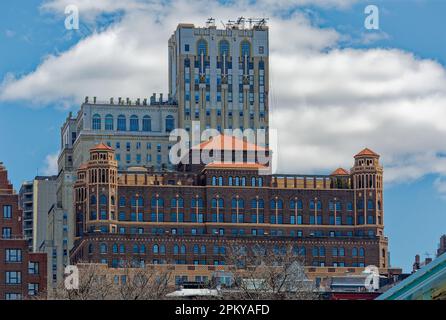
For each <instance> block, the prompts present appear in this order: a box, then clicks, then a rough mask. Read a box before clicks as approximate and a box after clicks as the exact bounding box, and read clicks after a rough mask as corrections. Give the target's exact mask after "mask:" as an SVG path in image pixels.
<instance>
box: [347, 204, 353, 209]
mask: <svg viewBox="0 0 446 320" xmlns="http://www.w3.org/2000/svg"><path fill="white" fill-rule="evenodd" d="M347 211H353V203H351V202H347Z"/></svg>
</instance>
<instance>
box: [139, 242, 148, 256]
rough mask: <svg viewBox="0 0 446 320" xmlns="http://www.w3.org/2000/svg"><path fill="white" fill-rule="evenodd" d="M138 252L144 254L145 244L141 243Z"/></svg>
mask: <svg viewBox="0 0 446 320" xmlns="http://www.w3.org/2000/svg"><path fill="white" fill-rule="evenodd" d="M139 253H140V254H144V253H146V246H145V245H144V244H142V245H141V246H140V247H139Z"/></svg>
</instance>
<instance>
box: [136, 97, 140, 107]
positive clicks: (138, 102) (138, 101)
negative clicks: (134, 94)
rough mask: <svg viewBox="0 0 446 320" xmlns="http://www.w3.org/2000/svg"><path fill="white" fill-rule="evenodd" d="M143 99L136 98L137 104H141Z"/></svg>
mask: <svg viewBox="0 0 446 320" xmlns="http://www.w3.org/2000/svg"><path fill="white" fill-rule="evenodd" d="M140 101H141V99H139V98H138V99H136V105H137V106H139V104H140Z"/></svg>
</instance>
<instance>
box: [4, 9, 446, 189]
mask: <svg viewBox="0 0 446 320" xmlns="http://www.w3.org/2000/svg"><path fill="white" fill-rule="evenodd" d="M73 2H74V3H76V1H65V0H54V1H48V2H47V3H46V4H45V5H44V6H43V8H44V10H46V11H51V12H57V13H59V14H60V13H63V9H64V6H65V5H66V4H68V3H70V4H71V3H73ZM305 2H306V0H296V1H291V2H285V1H279V3H277V5H276V6H273V4H272V1H269V0H263V1H259V2H258V4H257V5H256V6H252V5H250V2H248V1H241V2H236V3H235V2H234V3H233V4H231V6H229V5H222V4H220V3H218V2H215V1H211V2H208V1H202V0H200V1H194V2H190V1H185V0H173V1H171V2H169V3H166V4H162V3H159V2H156V1H154V2H142V1H136V0H125V1H121V2H115V1H101V2H92V1H77V3H78V4H79V6H80V12H81V19H82V12H89V14H88V15H89V19H92V20H94V18H95V17H96V16H98V15H100V14H101V13H103V12H107V13H111V12H116V11H125V12H126V14H125V15H124V16H123V17H122V19H121V20H119V22H117V23H115V24H114V25H112V26H110V27H108V28H107V29H106V30H104V31H102V32H98V33H94V34H92V35H91V36H89V37H88V38H85V39H83V40H81V41H80V42H79V43H77V44H76V45H75V46H73V47H72V48H70V49H69V50H67V51H66V52H64V53H62V54H60V55H57V56H56V55H51V56H49V57H47V58H46V59H45V60H44V62H43V63H42V64H41V65H40V66H39V67H38V68H37V69H36V70H35V71H34V72H32V73H30V74H28V75H26V76H23V77H21V78H15V77H13V76H11V75H10V76H9V77H8V78H6V79H5V80H4V82H3V85H2V87H1V89H0V99H3V100H20V99H22V100H26V101H31V102H33V103H34V104H35V105H44V104H47V103H50V102H59V103H60V102H62V103H64V104H68V105H69V104H75V103H79V102H80V101H81V100H83V97H84V96H87V95H88V96H97V97H98V98H100V99H107V98H108V97H110V96H114V97H118V96H122V97H132V98H136V97H147V96H150V95H151V93H152V92H163V91H164V92H165V91H166V88H167V40H168V38H169V37H170V35H171V33H172V32H173V30H174V29H175V27H176V25H177V24H178V23H179V22H192V23H195V24H197V25H202V24H203V23H204V21H205V20H206V18H208V17H209V16H213V17H214V18H216V21H220V20H227V19H228V18H232V19H234V17H237V16H241V15H243V16H263V15H264V14H265V15H267V16H270V17H271V19H270V22H269V25H270V39H271V63H270V71H271V77H270V78H271V79H270V81H271V87H270V101H271V112H272V119H271V127H273V128H278V129H279V148H280V158H279V169H280V170H281V171H286V172H299V173H312V172H315V171H317V172H321V171H322V172H327V171H330V170H331V169H334V168H336V167H338V166H344V167H347V168H349V167H350V166H351V164H352V160H353V159H352V157H353V155H354V154H355V153H356V152H358V151H360V149H362V148H363V147H365V146H368V147H370V148H372V149H374V150H375V151H377V152H378V153H380V154H381V155H382V159H383V161H384V164H385V178H386V181H387V182H399V181H405V180H406V181H407V180H414V179H418V178H420V177H422V176H424V175H426V174H430V173H434V174H438V175H440V176H443V175H444V176H446V158H445V157H442V156H441V154H445V153H446V146H445V145H444V142H443V141H444V140H445V138H446V124H445V123H444V121H443V119H445V118H446V108H445V106H446V72H445V69H444V67H443V66H442V65H440V64H438V63H436V62H435V61H431V60H426V59H419V58H417V57H415V56H414V55H412V54H410V53H407V52H404V51H402V50H397V49H393V50H385V49H369V50H356V49H339V48H337V44H338V43H339V41H342V37H343V36H344V35H342V34H339V33H338V32H336V31H335V30H332V29H321V28H318V27H317V26H315V25H313V24H312V21H309V20H308V17H307V16H306V15H304V14H302V12H301V11H299V10H297V11H295V12H294V14H293V15H292V16H291V17H287V18H283V17H282V15H280V14H276V13H280V10H282V9H281V8H283V7H286V8H290V7H293V6H299V5H302V4H305ZM353 2H354V1H341V0H339V1H336V0H333V1H330V0H325V1H324V0H320V1H318V2H314V3H316V4H318V5H321V6H329V7H336V8H345V7H347V6H349V5H351V4H352V3H353ZM273 7H274V8H273ZM185 17H187V19H186V18H185ZM381 36H383V35H381ZM385 36H386V37H387V35H385ZM375 40H376V39H375ZM364 41H374V39H364ZM441 181H443V180H441ZM438 190H439V191H442V190H445V189H444V188H438Z"/></svg>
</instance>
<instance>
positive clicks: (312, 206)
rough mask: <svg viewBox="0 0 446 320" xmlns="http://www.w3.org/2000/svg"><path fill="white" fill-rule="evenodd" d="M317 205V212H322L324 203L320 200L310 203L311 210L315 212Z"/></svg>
mask: <svg viewBox="0 0 446 320" xmlns="http://www.w3.org/2000/svg"><path fill="white" fill-rule="evenodd" d="M316 204H317V210H322V202H321V201H320V200H318V201H314V200H311V201H310V210H315V209H316V207H315V206H316Z"/></svg>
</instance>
